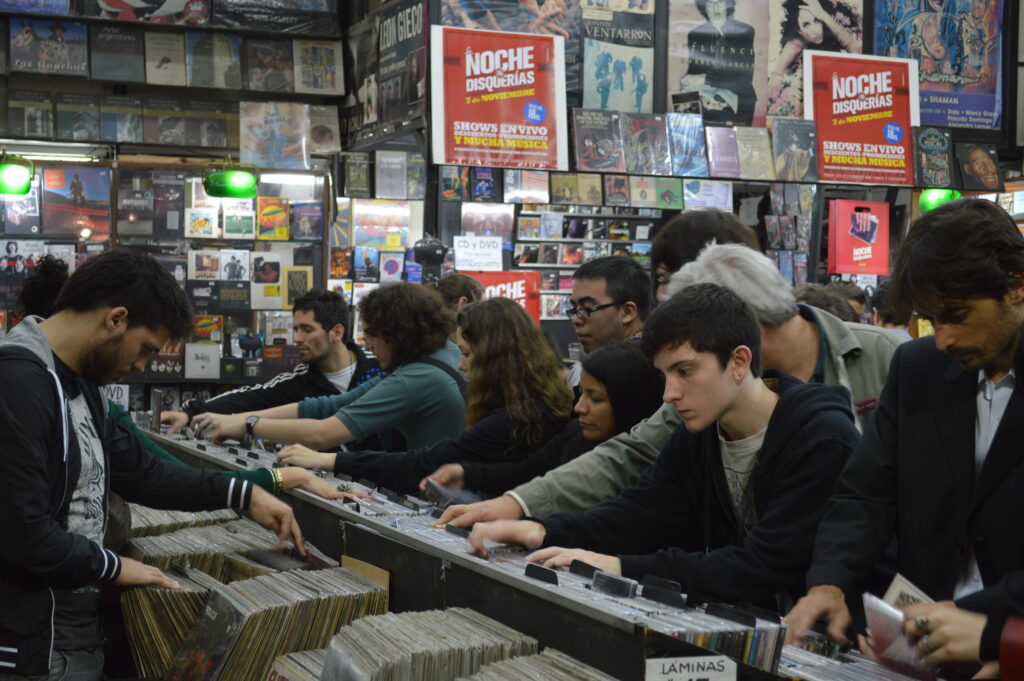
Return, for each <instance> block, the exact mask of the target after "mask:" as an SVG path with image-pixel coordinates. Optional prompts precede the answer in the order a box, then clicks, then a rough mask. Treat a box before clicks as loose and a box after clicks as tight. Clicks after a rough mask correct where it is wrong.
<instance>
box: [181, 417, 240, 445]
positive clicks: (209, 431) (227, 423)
mask: <svg viewBox="0 0 1024 681" xmlns="http://www.w3.org/2000/svg"><path fill="white" fill-rule="evenodd" d="M245 416H246V415H245V414H211V413H210V412H207V413H205V414H199V415H198V416H196V417H195V418H194V419H192V430H193V431H195V434H196V437H208V438H210V439H211V440H213V441H214V442H217V443H221V442H224V440H241V439H242V438H243V437H245Z"/></svg>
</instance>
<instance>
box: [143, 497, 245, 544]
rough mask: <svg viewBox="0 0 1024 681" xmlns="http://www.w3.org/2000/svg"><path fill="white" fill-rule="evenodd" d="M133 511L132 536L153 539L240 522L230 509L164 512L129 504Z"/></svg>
mask: <svg viewBox="0 0 1024 681" xmlns="http://www.w3.org/2000/svg"><path fill="white" fill-rule="evenodd" d="M129 506H130V507H131V511H132V536H133V537H152V536H154V535H157V534H166V533H168V532H174V531H175V530H181V529H184V528H186V527H203V526H204V525H216V524H218V523H225V522H228V521H229V520H238V514H237V513H236V512H235V511H233V510H231V509H230V508H226V509H222V510H219V511H199V512H191V511H164V510H160V509H156V508H149V507H147V506H139V505H138V504H129Z"/></svg>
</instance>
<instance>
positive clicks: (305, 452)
mask: <svg viewBox="0 0 1024 681" xmlns="http://www.w3.org/2000/svg"><path fill="white" fill-rule="evenodd" d="M456 326H457V329H458V332H457V342H458V345H459V350H460V351H461V353H462V360H461V361H460V363H459V368H460V369H461V370H462V371H463V372H464V373H465V376H466V425H467V430H466V431H465V432H463V433H462V434H461V435H459V436H458V437H455V438H448V439H445V440H441V441H440V442H437V443H436V444H434V445H432V446H429V447H422V448H420V449H414V450H411V451H408V452H339V453H337V454H329V453H326V454H325V453H321V452H314V451H312V450H310V449H308V448H306V447H303V446H301V445H292V446H291V447H286V448H285V449H283V450H281V453H280V454H279V455H278V460H279V461H280V462H281V463H286V464H293V465H299V466H305V467H307V468H333V469H334V471H335V472H336V473H344V474H346V475H350V476H352V477H353V478H366V479H368V480H372V481H373V482H375V483H377V484H378V485H382V486H384V487H387V488H388V489H391V490H394V491H396V492H399V493H407V492H415V491H416V489H417V487H418V484H419V482H420V480H422V479H423V477H424V476H426V475H429V474H430V473H432V472H433V471H435V470H437V468H438V467H439V466H441V465H443V464H446V463H452V462H457V461H515V460H519V459H521V458H523V457H524V456H526V455H527V454H529V453H530V452H532V451H534V450H535V449H537V448H538V447H540V446H541V445H542V444H544V443H545V442H547V441H548V440H549V439H550V438H551V437H553V436H554V435H556V434H557V433H558V432H559V431H560V430H561V428H562V427H563V426H564V425H565V422H566V421H567V420H568V418H569V415H570V413H571V411H572V391H571V390H570V389H569V387H568V386H567V385H566V383H565V379H564V372H563V368H562V364H561V361H560V360H559V359H558V357H557V355H556V354H555V351H554V350H553V349H552V347H551V343H550V342H549V341H548V339H547V337H546V336H545V335H544V333H543V332H542V331H541V330H540V329H539V328H537V325H536V324H535V323H534V322H533V320H532V319H531V318H530V316H529V315H528V314H527V313H526V311H525V310H523V308H522V307H521V306H520V305H519V304H518V303H516V302H515V301H513V300H510V299H508V298H490V299H488V300H485V301H482V302H479V303H472V304H470V305H466V306H465V307H463V308H462V309H461V310H460V311H459V315H458V318H457V321H456Z"/></svg>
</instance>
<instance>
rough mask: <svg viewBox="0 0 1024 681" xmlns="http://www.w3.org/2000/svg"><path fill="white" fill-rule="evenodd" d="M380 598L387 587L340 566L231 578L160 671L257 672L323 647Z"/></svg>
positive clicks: (204, 679) (253, 675)
mask: <svg viewBox="0 0 1024 681" xmlns="http://www.w3.org/2000/svg"><path fill="white" fill-rule="evenodd" d="M387 604H388V592H387V589H385V588H384V587H381V586H378V585H377V584H374V583H372V582H370V581H369V580H367V579H364V578H363V577H360V576H359V575H357V574H355V573H353V572H349V571H348V570H345V569H344V568H328V569H325V570H292V571H289V572H277V573H273V574H269V575H263V576H261V577H255V578H253V579H247V580H243V581H238V582H232V583H231V584H228V585H227V586H224V587H221V588H217V589H214V590H213V591H212V592H211V594H210V598H209V600H208V601H207V603H206V608H205V609H204V610H203V612H202V613H201V614H200V616H199V618H198V619H197V620H196V623H195V625H194V626H193V627H192V629H191V631H190V632H189V633H188V636H187V637H186V638H185V641H184V642H183V643H182V645H181V646H180V648H179V649H178V652H177V655H175V657H174V660H173V661H172V662H171V665H170V668H169V669H168V670H167V673H166V674H165V676H164V678H165V679H167V680H168V681H180V680H182V679H186V678H187V679H189V680H190V681H213V680H215V679H216V680H224V681H233V680H234V679H263V678H266V677H267V674H268V673H269V672H270V668H271V666H272V665H273V662H274V658H275V657H277V656H279V655H283V654H284V653H288V652H293V651H297V650H312V649H315V648H323V647H325V646H326V645H327V643H328V642H329V641H330V640H331V636H333V635H334V634H335V633H336V632H337V631H338V630H339V629H340V628H341V627H343V626H345V625H346V624H349V623H350V622H352V621H353V620H355V619H356V618H359V617H364V616H366V615H375V614H379V613H383V612H385V611H387Z"/></svg>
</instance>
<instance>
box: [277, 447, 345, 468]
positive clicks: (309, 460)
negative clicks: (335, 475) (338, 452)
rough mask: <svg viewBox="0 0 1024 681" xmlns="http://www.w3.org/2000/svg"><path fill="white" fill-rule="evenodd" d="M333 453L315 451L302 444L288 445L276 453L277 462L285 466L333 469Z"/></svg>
mask: <svg viewBox="0 0 1024 681" xmlns="http://www.w3.org/2000/svg"><path fill="white" fill-rule="evenodd" d="M335 458H336V457H335V455H334V454H333V453H331V452H317V451H314V450H312V449H310V448H309V447H306V446H304V445H288V446H287V447H285V448H284V449H282V450H281V451H280V452H278V453H277V462H278V463H280V464H284V465H286V466H302V467H303V468H317V469H320V470H325V471H330V470H334V459H335Z"/></svg>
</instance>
